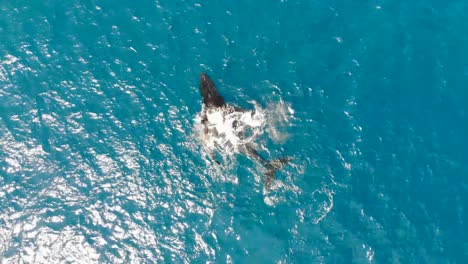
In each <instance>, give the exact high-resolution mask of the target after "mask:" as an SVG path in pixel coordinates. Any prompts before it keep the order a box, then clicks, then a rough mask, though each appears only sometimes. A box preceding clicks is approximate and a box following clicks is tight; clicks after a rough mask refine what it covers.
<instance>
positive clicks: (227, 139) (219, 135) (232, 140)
mask: <svg viewBox="0 0 468 264" xmlns="http://www.w3.org/2000/svg"><path fill="white" fill-rule="evenodd" d="M254 107H255V110H250V111H237V110H236V109H235V108H234V107H233V106H226V107H223V108H215V109H205V106H203V108H202V111H201V112H200V113H199V114H198V115H197V116H196V117H195V119H194V120H195V132H196V133H197V134H198V135H199V138H200V139H201V141H202V143H203V145H204V146H205V147H206V148H207V149H208V150H209V151H218V152H220V153H221V154H228V155H232V154H235V153H239V151H240V149H242V147H243V146H245V145H246V144H253V143H254V141H255V139H256V138H257V137H258V136H259V135H261V134H263V132H264V127H265V123H266V116H265V111H264V110H263V109H261V108H260V107H259V106H258V105H257V104H255V103H254ZM203 115H206V122H204V123H202V119H203Z"/></svg>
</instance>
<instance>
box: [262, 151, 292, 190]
mask: <svg viewBox="0 0 468 264" xmlns="http://www.w3.org/2000/svg"><path fill="white" fill-rule="evenodd" d="M289 161H291V158H290V157H283V158H279V159H274V160H270V161H266V163H265V169H266V172H265V185H264V187H265V190H267V191H268V190H269V189H270V188H271V184H272V182H273V180H274V179H275V173H276V172H277V171H278V170H280V169H281V168H283V167H284V166H285V165H286V164H288V162H289Z"/></svg>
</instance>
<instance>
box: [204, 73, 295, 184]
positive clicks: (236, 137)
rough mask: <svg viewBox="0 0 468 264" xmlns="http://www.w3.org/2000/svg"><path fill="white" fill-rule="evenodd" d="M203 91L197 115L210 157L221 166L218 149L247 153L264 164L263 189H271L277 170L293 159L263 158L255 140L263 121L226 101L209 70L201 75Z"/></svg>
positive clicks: (253, 113)
mask: <svg viewBox="0 0 468 264" xmlns="http://www.w3.org/2000/svg"><path fill="white" fill-rule="evenodd" d="M200 93H201V96H202V98H203V103H202V110H201V112H200V113H199V115H198V123H199V128H200V131H199V132H200V136H201V141H202V143H203V145H204V147H205V148H206V150H207V152H208V155H209V157H210V159H211V160H212V161H213V162H215V163H216V164H218V165H221V162H220V161H218V160H217V159H216V155H215V152H217V151H220V150H223V151H227V152H235V153H240V154H244V155H246V156H247V157H249V158H251V159H252V160H254V161H255V162H258V163H259V164H261V165H262V166H263V168H264V171H265V175H264V189H265V190H266V191H268V190H269V189H270V188H271V185H272V182H273V180H274V178H275V173H276V172H277V171H278V170H280V169H281V168H283V167H284V166H285V165H286V164H287V163H288V162H289V161H290V160H291V158H289V157H282V158H279V159H273V160H267V159H265V158H263V157H262V156H261V155H260V154H259V153H258V152H257V150H256V149H255V144H254V142H253V140H254V139H255V137H256V135H255V133H256V131H257V130H256V129H257V128H258V127H260V126H261V124H260V123H261V121H259V120H256V118H255V117H256V116H257V115H256V112H255V111H254V110H246V109H243V108H240V107H237V106H235V105H233V104H227V103H226V102H225V101H224V98H223V97H222V96H221V95H220V94H219V92H218V89H217V88H216V86H215V84H214V82H213V81H212V80H211V79H210V77H209V76H208V75H207V74H206V73H201V74H200ZM249 132H250V136H249Z"/></svg>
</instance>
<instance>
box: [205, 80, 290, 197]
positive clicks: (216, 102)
mask: <svg viewBox="0 0 468 264" xmlns="http://www.w3.org/2000/svg"><path fill="white" fill-rule="evenodd" d="M200 93H201V96H202V98H203V104H204V107H203V110H202V114H201V122H202V124H203V125H204V126H205V127H204V133H205V134H206V133H208V127H207V124H206V123H207V121H208V120H207V115H206V111H208V110H210V109H218V108H219V109H220V110H222V111H223V112H225V113H229V112H232V111H246V110H244V109H242V108H238V107H235V106H228V105H227V104H226V102H225V101H224V98H223V97H222V96H221V95H220V94H219V92H218V89H217V88H216V85H215V84H214V82H213V80H211V78H210V77H209V76H208V75H207V74H206V73H201V74H200ZM242 150H243V151H242V152H243V153H244V154H245V155H247V156H248V157H250V158H252V159H253V160H255V161H257V162H259V163H260V164H262V165H263V167H265V169H266V172H265V179H264V188H265V190H269V189H270V187H271V184H272V182H273V180H274V178H275V177H274V175H275V172H276V171H278V170H279V169H281V168H282V167H284V165H286V164H287V163H288V162H289V161H290V160H291V159H290V158H289V157H283V158H279V159H274V160H266V159H264V158H263V157H262V156H260V154H258V152H257V151H256V150H255V149H254V148H253V147H252V146H250V145H248V144H247V145H246V146H245V147H244V148H243V149H242ZM210 156H211V159H213V160H214V161H215V162H216V163H217V164H220V162H219V161H217V160H216V159H215V158H214V155H213V154H212V155H210Z"/></svg>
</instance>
